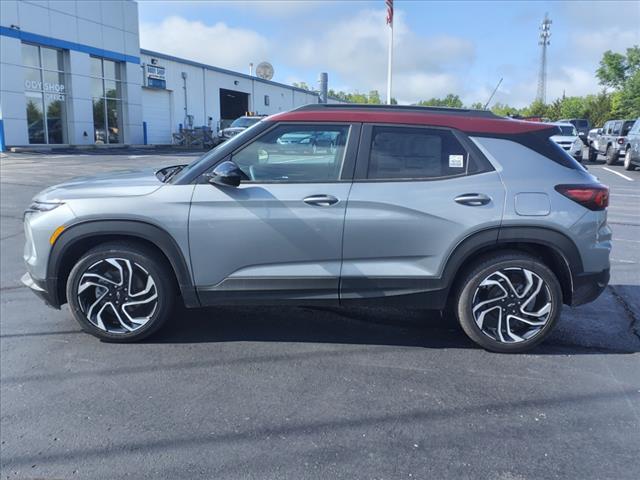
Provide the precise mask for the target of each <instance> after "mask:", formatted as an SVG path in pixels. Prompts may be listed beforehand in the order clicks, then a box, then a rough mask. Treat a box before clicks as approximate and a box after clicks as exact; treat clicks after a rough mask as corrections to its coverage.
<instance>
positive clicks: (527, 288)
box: [456, 252, 562, 353]
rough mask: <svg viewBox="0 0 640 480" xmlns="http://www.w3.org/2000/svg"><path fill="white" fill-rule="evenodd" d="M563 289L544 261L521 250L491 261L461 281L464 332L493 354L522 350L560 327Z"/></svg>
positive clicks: (459, 300)
mask: <svg viewBox="0 0 640 480" xmlns="http://www.w3.org/2000/svg"><path fill="white" fill-rule="evenodd" d="M561 306H562V290H561V288H560V283H559V282H558V279H557V278H556V276H555V274H554V273H553V272H552V271H551V270H550V269H549V268H548V267H547V266H546V265H545V264H544V263H542V262H541V261H540V260H538V259H537V258H535V257H532V256H530V255H526V254H523V253H519V252H511V253H500V254H495V255H491V256H488V257H486V258H485V259H484V260H482V261H481V262H479V263H478V264H476V265H475V266H474V267H472V268H471V269H470V270H469V271H468V272H467V274H466V275H465V276H464V278H463V279H462V281H461V283H460V289H459V294H458V296H457V305H456V307H457V308H456V313H457V316H458V321H459V322H460V325H461V327H462V329H463V330H464V331H465V333H466V334H467V335H468V336H469V337H470V338H471V339H472V340H473V341H474V342H476V343H477V344H478V345H480V346H482V347H484V348H486V349H487V350H491V351H493V352H502V353H517V352H523V351H526V350H528V349H530V348H533V347H534V346H536V345H538V344H539V343H540V342H542V341H543V340H544V339H545V337H546V336H547V335H548V334H549V332H550V331H551V330H552V328H553V326H554V325H555V323H556V321H557V319H558V317H559V315H560V310H561Z"/></svg>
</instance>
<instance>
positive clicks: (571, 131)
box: [558, 125, 577, 137]
mask: <svg viewBox="0 0 640 480" xmlns="http://www.w3.org/2000/svg"><path fill="white" fill-rule="evenodd" d="M558 128H559V129H560V135H564V136H566V137H575V136H576V135H577V133H576V127H574V126H573V125H558Z"/></svg>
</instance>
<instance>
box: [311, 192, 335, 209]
mask: <svg viewBox="0 0 640 480" xmlns="http://www.w3.org/2000/svg"><path fill="white" fill-rule="evenodd" d="M303 202H304V203H306V204H307V205H315V206H316V207H330V206H331V205H335V204H336V203H338V199H337V198H336V197H334V196H333V195H311V196H309V197H306V198H305V199H304V200H303Z"/></svg>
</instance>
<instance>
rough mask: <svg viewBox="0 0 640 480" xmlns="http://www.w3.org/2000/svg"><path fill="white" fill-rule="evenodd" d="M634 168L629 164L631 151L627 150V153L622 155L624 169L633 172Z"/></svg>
mask: <svg viewBox="0 0 640 480" xmlns="http://www.w3.org/2000/svg"><path fill="white" fill-rule="evenodd" d="M635 168H636V167H635V165H634V164H633V163H631V149H630V148H627V151H626V152H625V154H624V169H625V170H635Z"/></svg>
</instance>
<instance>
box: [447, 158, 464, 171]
mask: <svg viewBox="0 0 640 480" xmlns="http://www.w3.org/2000/svg"><path fill="white" fill-rule="evenodd" d="M449 168H464V155H449Z"/></svg>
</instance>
